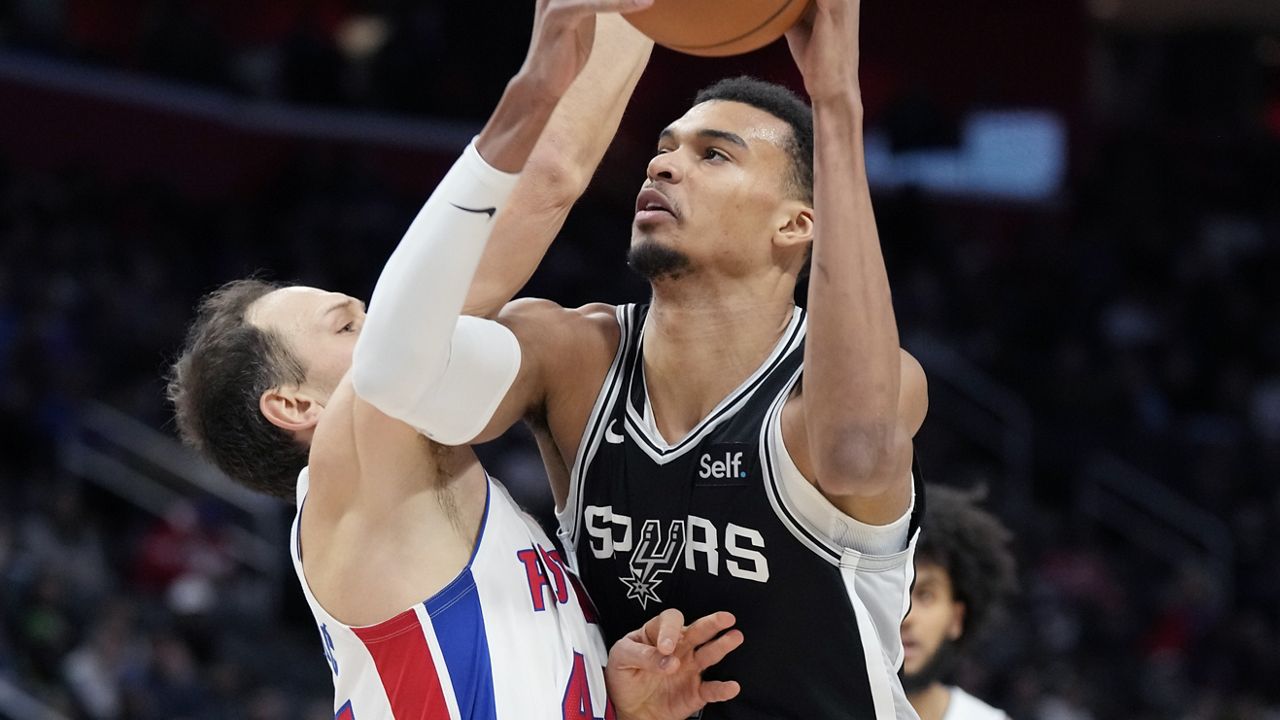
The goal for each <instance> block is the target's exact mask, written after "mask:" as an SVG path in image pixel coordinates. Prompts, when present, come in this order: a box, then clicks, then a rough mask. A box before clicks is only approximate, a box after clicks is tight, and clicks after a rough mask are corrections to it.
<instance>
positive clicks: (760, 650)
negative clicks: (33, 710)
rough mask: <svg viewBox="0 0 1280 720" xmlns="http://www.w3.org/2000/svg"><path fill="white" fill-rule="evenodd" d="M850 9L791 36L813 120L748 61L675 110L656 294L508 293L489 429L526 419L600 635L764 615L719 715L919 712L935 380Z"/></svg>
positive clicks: (636, 263) (640, 204) (651, 256)
mask: <svg viewBox="0 0 1280 720" xmlns="http://www.w3.org/2000/svg"><path fill="white" fill-rule="evenodd" d="M859 12H860V6H859V3H858V2H856V0H816V2H815V3H814V5H813V7H812V9H811V12H810V14H809V15H808V17H807V18H806V19H805V20H804V21H803V22H802V23H801V24H800V25H798V26H797V27H796V28H795V29H793V30H792V31H791V32H790V33H789V34H788V42H789V43H790V46H791V49H792V54H793V56H794V58H795V60H796V63H797V65H798V66H799V68H800V70H801V72H802V74H803V76H804V81H805V88H806V90H807V91H808V94H809V96H810V98H811V100H812V103H813V108H812V121H810V119H809V118H810V115H809V108H808V107H807V106H805V105H804V103H802V102H800V101H798V100H795V99H794V98H791V97H790V96H788V95H787V94H786V93H785V91H781V90H780V89H777V88H773V89H768V88H762V87H761V85H762V84H760V83H751V82H746V81H742V82H736V83H730V84H729V86H727V87H722V88H713V92H712V93H711V94H710V95H709V96H707V97H706V98H704V99H705V102H698V103H697V104H696V105H695V106H694V107H693V108H692V109H691V110H690V111H689V112H688V113H686V114H685V115H684V117H682V118H680V119H678V120H676V121H675V122H674V123H672V124H671V125H670V126H669V127H668V128H667V129H666V130H665V131H664V132H663V133H662V136H661V138H660V140H659V143H658V152H657V154H656V156H655V157H654V158H653V160H652V161H651V162H650V164H649V167H648V177H647V180H646V182H645V183H644V185H643V189H642V191H641V193H640V195H639V197H638V199H637V206H636V211H637V212H636V215H635V218H634V224H633V230H632V241H631V256H630V257H631V264H632V266H633V267H635V268H636V269H638V270H640V271H641V272H642V273H643V274H645V275H646V276H647V277H648V279H649V280H650V281H651V284H652V288H653V300H652V305H651V306H650V307H648V308H647V309H646V308H643V307H641V308H635V307H624V308H616V309H615V308H613V307H610V306H606V305H589V306H585V307H583V308H578V309H564V308H560V307H558V306H556V305H555V304H553V303H549V302H546V301H532V300H526V301H520V302H517V303H513V304H512V305H510V306H509V307H508V308H507V309H506V310H505V311H504V312H503V314H502V316H501V320H502V322H503V323H504V324H506V325H507V326H509V327H510V328H511V329H512V330H513V332H514V333H515V335H516V337H517V338H518V339H519V341H520V348H521V352H522V355H523V362H522V364H521V370H520V373H519V376H518V377H517V379H516V381H515V384H514V386H513V388H512V391H511V392H510V393H509V394H508V395H507V397H506V399H505V400H504V402H503V404H502V405H501V407H500V408H499V410H498V412H497V413H496V414H495V417H494V420H493V422H491V423H490V425H489V427H488V428H486V429H485V431H484V432H482V433H481V434H480V437H481V438H482V439H483V438H487V437H491V436H493V435H495V434H497V433H499V432H501V431H503V430H505V429H506V427H508V426H509V425H510V424H511V423H513V422H515V421H516V420H519V419H520V418H528V419H529V420H530V423H531V425H532V426H533V427H534V429H535V434H536V436H537V438H538V442H539V445H540V449H541V450H542V453H543V456H544V459H545V460H546V463H547V469H548V473H549V475H550V477H551V480H552V484H553V491H554V493H555V495H556V500H557V503H558V505H559V506H560V507H561V508H563V512H562V515H561V518H562V532H563V534H564V535H565V536H566V538H567V539H568V542H569V544H570V547H571V549H573V550H574V551H575V558H576V560H575V561H576V563H577V565H578V567H579V568H580V569H581V570H582V577H583V579H584V581H585V582H587V583H588V586H589V590H590V592H591V593H592V596H593V597H594V598H595V599H596V601H597V603H599V604H600V607H601V610H602V616H603V621H604V623H605V626H606V635H607V636H609V637H616V636H618V635H620V634H621V633H622V632H625V629H626V628H627V627H629V623H632V621H633V620H634V619H635V618H637V617H640V618H642V617H643V616H644V613H649V612H652V611H653V609H654V608H655V607H667V606H670V607H677V608H681V609H683V610H685V611H686V612H690V613H693V612H694V609H695V608H698V607H701V606H703V604H704V603H710V604H724V605H725V606H726V607H727V608H729V609H733V610H734V611H735V613H736V614H737V615H738V621H739V624H740V626H741V627H743V629H744V631H746V632H747V633H748V634H749V635H750V636H751V641H750V642H749V643H747V644H746V645H745V646H744V647H743V648H742V649H741V650H740V651H738V652H736V653H734V655H732V656H730V657H729V658H727V659H726V661H725V663H724V664H723V665H722V666H720V668H717V670H721V669H723V670H724V671H725V672H727V673H730V674H733V675H734V677H737V678H739V679H741V680H743V690H742V695H741V696H740V697H739V698H738V699H737V700H735V701H734V702H730V703H725V704H723V705H715V706H711V707H709V708H707V710H706V711H705V713H704V715H705V716H706V717H713V716H714V717H743V718H758V717H841V716H845V715H847V714H849V713H852V714H853V716H855V717H867V718H877V719H880V718H911V717H914V712H913V711H912V710H911V708H910V706H909V704H908V703H907V702H906V699H905V696H904V694H903V692H902V688H901V685H900V684H899V681H898V678H897V669H898V667H899V665H900V663H901V659H902V648H901V644H900V636H899V624H900V622H901V619H902V616H903V614H904V613H905V612H906V608H907V595H908V587H909V584H910V573H911V563H910V551H911V548H912V542H913V541H912V540H911V538H912V535H913V533H914V530H915V527H914V523H913V522H912V520H913V517H912V513H911V510H912V507H913V498H914V497H915V495H914V492H913V473H912V471H911V469H912V444H913V437H914V434H915V432H916V430H917V429H918V428H919V427H920V425H921V423H922V422H923V418H924V415H925V412H926V405H927V399H926V391H925V379H924V374H923V371H922V370H921V368H920V366H919V365H918V364H917V363H916V362H915V361H914V360H913V359H912V358H910V356H908V355H906V354H905V353H901V352H900V350H899V347H898V332H897V327H896V324H895V319H894V314H893V307H892V303H891V299H890V293H889V286H888V279H887V276H886V272H885V268H884V262H883V258H882V255H881V250H880V244H879V237H878V234H877V230H876V225H875V220H874V217H873V213H872V209H871V202H870V192H869V189H868V185H867V178H866V172H865V168H864V163H863V144H862V105H861V97H860V90H859V85H858V47H859V44H858V32H859V24H860V21H859ZM780 93H781V94H780ZM788 98H789V99H788ZM810 252H812V268H813V271H812V279H811V282H810V286H809V299H808V307H809V317H808V322H807V326H806V321H805V317H804V313H802V312H799V311H797V310H796V308H795V303H794V291H795V287H796V281H797V277H798V276H799V275H800V274H801V273H802V271H803V268H804V267H805V265H806V262H807V260H808V258H809V255H810ZM482 274H483V273H482ZM806 327H807V336H806ZM802 367H803V381H802V382H801V379H800V377H801V376H800V372H801V368H802ZM775 401H776V402H775ZM748 623H749V624H748ZM632 624H633V623H632ZM818 637H821V638H823V640H824V642H822V643H813V644H810V643H808V642H805V641H807V640H808V639H809V638H818ZM797 639H800V640H801V641H802V643H804V644H803V649H802V650H799V651H797V649H796V640H797ZM859 646H860V647H861V653H860V654H859V653H858V652H857V651H856V650H855V649H854V648H855V647H859ZM730 668H732V669H730ZM739 673H741V674H739Z"/></svg>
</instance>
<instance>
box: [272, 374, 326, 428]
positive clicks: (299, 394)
mask: <svg viewBox="0 0 1280 720" xmlns="http://www.w3.org/2000/svg"><path fill="white" fill-rule="evenodd" d="M258 408H259V409H260V410H261V411H262V415H263V417H265V418H266V419H267V422H269V423H271V424H272V425H275V426H276V427H278V428H280V429H281V430H286V431H288V432H291V433H306V432H308V431H310V430H311V429H313V428H315V426H316V423H318V422H320V411H321V410H323V409H324V404H323V403H321V402H319V401H318V400H317V399H316V398H313V397H311V396H310V395H309V394H308V393H307V392H305V391H304V390H303V389H302V388H300V387H298V386H297V385H287V386H284V387H274V388H270V389H268V390H267V391H266V392H264V393H262V397H260V398H258Z"/></svg>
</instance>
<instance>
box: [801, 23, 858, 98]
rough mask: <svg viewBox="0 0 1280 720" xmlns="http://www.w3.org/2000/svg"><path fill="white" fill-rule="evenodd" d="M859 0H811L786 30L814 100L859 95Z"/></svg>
mask: <svg viewBox="0 0 1280 720" xmlns="http://www.w3.org/2000/svg"><path fill="white" fill-rule="evenodd" d="M861 5H862V4H861V2H860V0H813V3H812V5H810V7H809V10H808V11H807V12H805V14H804V16H803V17H802V18H800V21H799V22H797V23H796V24H795V26H794V27H792V28H791V29H790V30H788V31H787V44H788V45H789V46H790V48H791V56H792V57H793V58H795V61H796V67H798V68H799V69H800V74H801V75H803V76H804V87H805V90H806V91H807V92H808V93H809V97H810V98H811V99H812V101H813V102H814V103H815V104H817V103H820V102H824V101H828V100H836V99H839V98H841V97H844V96H845V95H847V94H851V95H852V97H853V98H855V99H859V100H860V98H859V95H858V53H859V43H858V31H859V25H860V16H861V12H862V7H861Z"/></svg>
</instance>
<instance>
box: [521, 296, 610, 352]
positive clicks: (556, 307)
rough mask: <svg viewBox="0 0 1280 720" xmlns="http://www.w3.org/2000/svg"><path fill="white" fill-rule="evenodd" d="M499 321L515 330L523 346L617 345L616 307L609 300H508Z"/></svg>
mask: <svg viewBox="0 0 1280 720" xmlns="http://www.w3.org/2000/svg"><path fill="white" fill-rule="evenodd" d="M498 322H500V323H502V324H503V325H505V326H507V327H508V328H509V329H510V330H511V331H512V332H513V333H515V334H516V337H517V338H519V339H520V341H521V344H522V345H524V344H525V343H527V342H534V343H540V344H541V343H546V342H553V343H555V344H557V345H565V344H568V345H593V344H597V343H600V342H604V343H605V344H610V343H612V344H616V343H617V339H618V322H617V320H616V308H615V307H614V306H613V305H609V304H607V303H590V304H588V305H582V306H580V307H576V308H573V307H565V306H563V305H560V304H559V303H557V302H554V301H552V300H544V299H542V298H520V299H518V300H513V301H511V302H509V303H507V305H506V307H504V308H503V309H502V312H500V313H499V314H498Z"/></svg>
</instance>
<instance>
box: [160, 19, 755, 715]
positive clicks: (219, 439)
mask: <svg viewBox="0 0 1280 720" xmlns="http://www.w3.org/2000/svg"><path fill="white" fill-rule="evenodd" d="M647 4H648V2H643V1H641V0H590V1H588V0H539V2H538V3H537V14H536V21H535V25H534V34H533V38H532V40H531V45H530V50H529V54H528V56H527V58H526V61H525V64H524V66H523V67H522V69H521V71H520V73H519V74H518V75H517V76H516V77H515V78H514V79H513V80H512V81H511V83H510V84H509V85H508V87H507V90H506V92H505V93H504V95H503V97H502V100H501V101H500V102H499V104H498V106H497V108H496V109H495V110H494V113H493V115H492V116H491V118H490V120H489V122H488V123H487V124H486V126H485V128H484V130H483V131H482V132H481V133H480V135H479V136H478V137H477V139H476V140H475V142H474V143H473V144H472V145H471V146H469V147H468V148H467V149H466V151H465V152H464V154H463V156H462V157H461V158H460V159H459V160H458V161H457V163H456V164H455V165H454V166H453V168H452V169H451V170H450V172H449V173H448V175H447V176H446V177H445V179H444V180H442V181H441V183H440V185H439V187H437V189H436V191H435V192H434V193H433V194H432V197H431V199H430V200H429V201H428V202H427V204H426V206H425V207H424V208H423V210H422V212H421V213H420V214H419V215H418V217H417V218H416V219H415V220H414V222H413V224H412V225H411V227H410V228H409V230H408V232H407V233H406V235H405V237H404V239H403V240H402V241H401V243H400V245H399V247H398V248H397V249H396V251H395V253H394V254H393V255H392V257H391V259H390V260H389V261H388V263H387V265H386V267H385V269H384V270H383V273H382V275H381V277H380V278H379V280H378V285H377V289H376V290H375V293H374V299H373V308H372V311H371V312H370V313H369V314H368V315H367V316H366V315H365V312H364V309H363V307H362V306H361V304H360V303H359V302H357V301H356V300H354V299H352V298H350V297H347V296H345V295H341V294H338V293H329V292H324V291H321V290H317V289H314V288H302V287H287V288H275V287H273V286H270V285H266V284H264V283H261V282H257V281H241V282H239V283H233V284H231V285H229V286H226V287H224V288H223V289H222V290H220V291H218V292H217V293H215V294H213V295H212V296H211V297H210V298H209V299H207V300H206V301H205V303H204V304H203V305H202V307H201V312H200V316H199V318H198V319H197V321H196V323H195V324H194V325H193V327H192V329H191V331H190V335H189V337H188V345H187V348H186V350H185V351H184V353H183V355H182V357H181V359H180V360H179V361H178V363H177V364H176V365H175V371H174V378H173V381H172V385H171V393H172V396H173V400H174V403H175V406H176V409H177V417H178V421H179V426H180V428H181V429H182V431H183V434H184V435H185V436H186V437H187V438H188V439H190V440H192V441H194V443H195V444H196V445H197V446H198V447H199V448H200V449H201V450H202V451H203V452H205V453H206V454H207V455H208V456H210V457H211V458H212V459H213V460H214V461H215V462H216V463H217V464H219V465H220V466H221V467H222V468H223V469H224V470H226V471H227V472H228V473H229V474H231V475H232V476H233V477H235V478H237V479H239V480H241V481H242V482H245V483H246V484H248V485H250V486H252V487H256V488H257V489H259V490H263V491H267V492H273V493H275V494H287V493H289V492H290V491H293V490H294V489H295V488H294V484H295V481H296V495H297V501H298V513H297V517H296V520H295V523H294V531H293V534H292V543H291V544H292V555H293V560H294V567H295V569H296V570H297V573H298V576H299V580H300V581H301V583H302V586H303V590H304V593H305V595H306V597H307V601H308V603H309V604H310V606H311V609H312V612H313V613H314V615H315V617H316V620H317V625H318V628H319V631H320V637H321V640H322V642H323V644H324V648H325V655H326V658H327V659H328V661H329V664H330V668H331V670H332V673H333V680H334V686H335V704H334V707H335V712H336V716H337V717H338V718H342V719H343V720H352V719H354V718H358V719H359V720H367V719H368V718H401V719H404V718H455V719H457V718H466V719H468V720H481V719H487V718H499V717H500V718H531V719H534V720H552V719H553V718H554V719H555V720H567V719H570V718H572V719H573V720H590V719H591V718H601V717H603V718H613V717H615V716H616V717H617V718H665V719H671V718H683V717H686V716H687V715H688V714H690V713H691V712H694V711H696V710H697V709H699V708H700V707H701V706H702V705H704V704H705V703H706V702H710V701H717V700H724V699H727V698H730V697H732V696H733V695H734V694H735V693H736V692H737V686H736V685H735V684H733V683H716V682H706V683H704V682H702V681H701V680H700V678H699V676H698V671H700V670H701V669H703V668H705V667H706V666H708V665H710V664H713V663H715V662H718V661H719V659H720V658H721V657H723V655H724V654H725V653H727V652H729V651H731V650H732V649H733V648H734V647H735V646H736V645H737V644H738V643H740V642H741V640H742V637H741V634H740V633H738V632H736V631H730V632H728V633H724V634H721V633H722V632H723V631H724V630H726V629H727V628H728V627H729V626H730V625H731V624H732V621H733V618H732V616H730V615H728V614H727V613H720V614H715V615H710V616H708V617H706V618H703V619H701V620H699V621H697V622H695V623H694V624H693V625H691V626H690V627H689V628H687V629H686V628H683V627H682V618H681V617H680V616H679V615H678V614H676V613H669V614H668V613H664V614H663V615H662V616H660V617H658V618H656V619H654V620H652V621H650V622H648V623H646V624H645V626H644V628H643V629H641V630H638V631H635V632H633V633H631V634H630V635H628V636H627V637H626V638H624V639H623V640H622V641H620V642H619V643H617V644H616V645H615V646H614V652H613V654H612V656H611V657H612V662H611V664H610V667H609V670H608V677H609V689H610V691H611V693H612V695H611V697H607V696H606V688H605V673H604V670H603V666H604V664H605V654H604V644H603V642H602V640H601V636H600V633H599V632H598V630H597V629H596V628H595V626H594V625H593V624H592V621H593V619H594V618H593V611H592V608H591V606H590V603H589V601H588V600H587V599H586V597H585V595H584V594H583V593H581V592H580V590H579V588H578V585H577V581H576V578H575V577H574V576H573V575H572V573H570V572H568V571H567V570H566V568H565V567H564V565H563V563H562V561H561V559H560V558H559V557H558V556H557V554H556V553H555V551H554V549H553V546H552V545H551V543H550V542H549V541H548V540H547V538H546V537H545V536H544V535H543V534H542V532H541V531H540V529H539V528H538V527H537V525H536V524H535V523H534V522H533V521H532V520H531V519H529V518H528V517H526V516H525V515H524V514H523V513H521V512H520V511H519V509H518V508H517V507H516V505H515V504H514V502H512V501H511V499H510V498H509V497H508V496H507V495H506V493H505V491H504V490H503V489H502V487H501V486H500V485H498V484H496V483H495V482H494V481H492V480H491V479H490V478H489V477H488V476H487V474H486V473H485V472H484V470H483V469H482V468H481V467H480V466H479V464H478V462H477V460H476V457H475V455H474V454H473V453H472V452H471V450H470V449H469V448H467V447H465V446H460V447H448V446H447V443H453V442H456V440H457V439H459V438H465V437H469V436H470V435H473V434H475V428H478V427H483V426H484V424H485V423H486V421H487V420H488V419H489V416H490V414H491V413H492V410H493V408H494V407H495V406H496V405H497V404H498V402H499V401H500V400H501V399H502V397H503V395H504V393H505V392H506V390H507V387H508V386H509V385H510V383H511V381H512V379H513V377H514V376H515V374H516V372H517V369H518V367H519V365H520V357H519V353H518V349H517V346H516V342H515V339H514V338H513V337H512V335H511V333H510V332H509V331H507V330H506V329H504V328H503V327H502V326H500V325H498V324H497V323H494V322H491V321H486V320H479V319H475V318H459V311H460V309H461V308H462V307H463V305H464V301H465V300H466V298H467V294H468V289H469V286H470V285H471V276H472V274H473V273H474V271H475V268H476V265H477V264H478V262H479V260H480V257H481V254H482V253H483V251H484V248H485V242H486V240H487V238H488V236H489V235H490V233H491V231H492V227H493V225H495V224H496V223H495V220H494V217H495V215H496V214H498V212H499V211H500V210H501V209H503V208H504V207H506V205H507V202H508V198H509V196H510V195H511V194H512V190H513V188H514V186H515V185H516V181H517V175H515V174H514V173H517V172H519V171H520V170H521V168H522V167H524V165H525V163H526V160H527V158H528V157H529V154H530V152H531V150H532V148H533V147H534V144H535V141H536V140H537V139H538V137H539V134H540V133H541V132H542V130H543V128H544V126H545V125H546V123H547V121H548V118H549V117H550V116H551V115H552V112H553V110H554V109H555V108H556V105H557V101H558V100H559V99H560V97H561V95H562V94H563V93H564V92H565V90H566V89H567V88H568V86H569V84H570V83H571V82H572V81H573V79H574V77H575V76H576V75H577V73H578V72H579V70H580V69H581V68H582V65H583V63H584V62H585V61H586V55H587V53H588V51H589V49H590V48H591V47H592V43H591V41H592V33H593V30H594V27H595V18H594V13H595V12H596V11H623V10H630V9H638V8H640V7H643V6H645V5H647ZM308 463H309V464H308ZM717 635H719V637H718V638H717ZM713 638H715V639H713ZM666 656H672V657H666ZM610 700H612V703H611V702H610Z"/></svg>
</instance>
